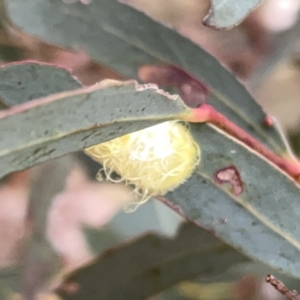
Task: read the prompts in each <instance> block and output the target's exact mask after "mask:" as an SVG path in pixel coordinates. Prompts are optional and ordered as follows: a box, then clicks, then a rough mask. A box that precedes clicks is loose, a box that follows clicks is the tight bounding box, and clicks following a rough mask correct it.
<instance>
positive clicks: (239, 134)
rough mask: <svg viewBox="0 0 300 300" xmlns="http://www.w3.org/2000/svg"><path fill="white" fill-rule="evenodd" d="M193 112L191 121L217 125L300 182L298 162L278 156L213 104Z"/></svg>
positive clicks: (203, 105)
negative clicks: (217, 109)
mask: <svg viewBox="0 0 300 300" xmlns="http://www.w3.org/2000/svg"><path fill="white" fill-rule="evenodd" d="M193 113H194V114H193V116H192V117H191V118H189V120H188V121H189V122H197V123H198V122H209V123H211V124H213V125H215V126H216V127H218V128H220V129H222V130H223V131H225V132H226V133H228V134H230V135H231V136H233V137H235V138H236V139H238V140H239V141H241V142H243V143H244V144H246V145H247V146H248V147H250V148H252V149H253V150H255V151H256V152H258V153H259V154H261V155H262V156H264V157H265V158H266V159H268V160H269V161H271V162H272V163H274V164H275V165H276V166H278V167H279V168H280V169H281V170H283V171H284V172H285V173H286V174H288V175H289V176H290V177H292V178H293V179H294V180H295V181H296V182H297V183H300V168H299V166H300V165H299V164H298V163H295V162H290V161H287V160H286V159H284V158H282V157H280V156H277V155H276V154H275V153H273V152H272V151H271V150H270V149H268V148H267V147H266V146H264V145H263V144H261V143H260V142H258V141H257V140H256V139H255V138H253V137H252V136H251V135H250V134H248V133H247V132H246V131H244V130H243V129H241V128H240V127H239V126H237V125H236V124H234V123H233V122H231V121H230V120H229V119H227V118H226V117H225V116H224V115H222V114H221V113H219V112H218V111H216V110H215V109H214V108H213V107H212V106H211V105H209V104H202V105H201V106H200V107H198V108H196V109H193Z"/></svg>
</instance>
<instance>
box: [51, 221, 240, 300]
mask: <svg viewBox="0 0 300 300" xmlns="http://www.w3.org/2000/svg"><path fill="white" fill-rule="evenodd" d="M243 260H245V257H243V256H242V255H241V254H239V253H238V252H237V251H236V250H234V249H232V248H228V247H227V246H226V245H225V244H223V243H222V242H220V241H218V240H217V239H215V238H214V237H213V236H211V235H209V234H208V233H206V232H205V231H202V230H199V228H197V227H196V226H194V225H193V224H191V223H187V224H185V225H184V226H183V227H182V228H181V230H180V231H179V233H178V235H177V237H176V238H174V239H173V240H172V239H167V238H163V237H161V236H158V235H155V234H147V235H145V236H143V237H140V238H138V239H136V240H134V241H132V242H130V243H128V244H125V245H122V246H120V247H118V248H115V249H110V250H108V251H106V252H105V253H104V254H103V255H102V256H100V257H99V258H98V259H97V260H95V261H94V262H92V263H91V264H89V265H88V266H86V267H83V268H81V269H80V270H78V271H75V272H74V273H72V274H71V275H70V276H68V277H67V278H66V279H65V280H64V282H63V283H62V284H61V285H60V287H59V288H58V289H57V292H58V294H59V295H60V296H62V297H63V299H69V300H71V299H72V300H73V299H74V300H75V299H78V300H83V299H86V298H88V299H89V300H93V299H107V300H109V299H113V300H118V299H120V300H121V299H131V300H134V299H137V300H140V299H145V298H146V297H148V296H151V295H153V294H156V293H158V292H160V291H162V290H164V289H165V288H167V287H169V286H172V285H174V284H176V283H178V282H180V281H182V280H185V279H188V278H193V277H195V276H197V275H202V274H203V275H208V274H210V275H213V274H215V273H220V272H222V271H224V270H226V269H227V268H228V267H230V266H231V265H232V264H233V263H236V262H238V261H243ZM108 270H109V271H108Z"/></svg>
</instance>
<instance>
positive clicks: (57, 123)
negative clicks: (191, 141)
mask: <svg viewBox="0 0 300 300" xmlns="http://www.w3.org/2000/svg"><path fill="white" fill-rule="evenodd" d="M23 67H24V68H25V69H26V70H27V69H28V67H27V65H26V64H25V65H23V64H20V65H19V66H18V68H17V69H16V72H17V71H18V70H19V72H22V71H21V70H22V68H23ZM44 67H45V66H41V68H44ZM36 69H38V67H36V68H35V70H36ZM54 72H59V69H54ZM62 72H63V75H62V76H66V74H65V71H64V70H62ZM62 76H57V78H58V80H61V78H62ZM52 84H53V82H52ZM69 84H70V86H71V82H70V81H69ZM61 87H62V86H61ZM27 92H28V93H30V95H31V91H30V90H27ZM48 92H49V89H48ZM12 93H13V92H12ZM6 95H8V94H6ZM23 97H24V99H25V100H26V101H28V99H30V97H28V95H26V94H25V93H24V94H23ZM7 99H8V100H9V99H10V98H9V97H8V98H7ZM8 100H5V101H8ZM9 102H10V103H15V102H14V101H13V100H11V99H10V100H9ZM16 102H22V100H20V99H19V100H17V101H16ZM187 110H188V108H187V107H186V106H185V105H184V103H183V102H182V101H181V100H180V99H179V100H174V99H173V98H172V100H171V99H170V97H169V96H168V95H166V94H165V93H160V92H157V90H156V89H153V88H150V89H148V88H144V87H141V86H137V85H136V83H134V82H125V83H122V82H116V81H111V80H109V81H103V82H102V83H101V84H97V85H95V86H92V87H88V88H82V89H80V90H76V91H70V92H63V93H59V94H56V95H52V96H49V97H47V98H43V99H39V100H36V101H32V102H28V103H24V104H23V105H20V106H15V107H12V108H10V109H8V110H6V111H3V112H1V114H0V128H1V129H0V131H1V132H0V135H1V137H2V138H1V140H0V148H1V151H0V166H1V168H0V169H1V171H0V177H2V176H4V175H6V174H8V173H11V172H14V171H17V170H22V169H25V168H29V167H31V166H34V165H36V164H38V163H40V162H43V161H46V160H49V159H52V158H57V157H60V156H62V155H65V154H68V153H70V152H75V151H77V150H81V149H84V148H86V147H89V146H91V145H94V144H97V143H100V142H104V141H107V140H110V139H113V138H115V137H118V136H121V135H124V134H126V133H129V132H133V131H137V130H140V129H143V128H145V127H149V126H151V125H154V124H157V123H160V122H163V121H166V120H170V119H176V118H180V117H179V116H180V115H181V114H185V113H186V111H187ZM104 126H105V130H103V129H104ZM99 128H101V130H100V131H99ZM12 137H13V138H12Z"/></svg>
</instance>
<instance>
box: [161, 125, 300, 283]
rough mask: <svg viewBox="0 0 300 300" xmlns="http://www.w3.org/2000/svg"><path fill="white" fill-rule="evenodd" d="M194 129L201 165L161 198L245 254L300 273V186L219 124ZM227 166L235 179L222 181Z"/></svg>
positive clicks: (299, 276)
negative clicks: (217, 125)
mask: <svg viewBox="0 0 300 300" xmlns="http://www.w3.org/2000/svg"><path fill="white" fill-rule="evenodd" d="M191 132H192V134H193V136H194V138H195V139H196V141H197V142H198V143H199V145H200V146H201V150H202V154H201V164H200V166H198V167H197V169H196V171H195V172H194V174H193V175H192V177H191V178H190V179H188V180H187V182H185V184H183V185H181V186H180V187H178V188H177V189H176V190H175V191H173V192H170V193H168V194H167V195H166V196H165V198H161V199H162V200H164V199H165V202H166V203H167V204H169V205H170V206H171V207H172V208H173V209H174V210H177V211H178V212H179V213H180V214H181V215H183V216H185V217H186V218H187V219H189V220H192V221H193V222H195V223H196V224H198V225H199V226H201V227H203V228H205V229H206V230H208V231H210V232H211V233H213V234H214V235H215V236H217V237H219V238H220V239H221V240H223V241H226V243H228V244H230V245H232V246H233V247H234V248H236V249H238V250H239V251H241V252H242V253H244V254H245V255H247V256H249V257H251V258H253V259H254V260H258V261H260V262H262V263H264V264H267V265H269V266H271V267H273V268H275V269H277V270H279V271H283V272H285V273H287V274H289V275H291V276H294V277H298V278H300V271H299V270H300V228H299V226H298V224H299V222H300V210H299V199H300V198H299V196H300V190H299V186H297V185H296V184H295V183H294V182H293V181H292V180H290V179H289V178H287V177H286V176H285V175H284V174H283V173H282V172H280V171H279V170H278V169H277V168H276V167H275V166H274V165H272V164H270V163H269V162H268V161H266V160H264V159H263V158H262V157H260V156H258V155H257V154H256V153H254V152H253V151H251V150H250V149H249V148H247V147H246V146H244V145H243V144H241V143H238V142H237V141H235V140H234V139H232V138H231V137H229V136H227V135H226V134H224V133H222V132H221V131H220V130H219V129H216V128H215V127H214V126H210V125H205V124H203V125H200V124H191ZM226 168H227V170H229V171H232V170H233V171H235V172H236V174H234V175H236V176H235V178H233V179H232V183H231V184H224V183H220V181H218V180H217V178H218V174H220V173H219V172H223V171H225V170H226ZM229 174H230V173H229ZM235 184H237V185H239V186H238V187H236V188H239V187H240V188H241V190H238V189H237V190H235V191H234V188H235V186H234V185H235Z"/></svg>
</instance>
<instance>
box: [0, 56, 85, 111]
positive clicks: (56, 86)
mask: <svg viewBox="0 0 300 300" xmlns="http://www.w3.org/2000/svg"><path fill="white" fill-rule="evenodd" d="M80 87H82V85H81V83H80V82H79V81H78V80H77V79H76V78H75V77H74V76H72V74H71V73H70V72H69V71H67V70H65V69H63V68H59V67H56V66H52V65H49V64H43V63H36V62H26V63H24V62H22V63H12V64H7V65H3V66H2V67H1V68H0V98H1V100H2V101H3V102H4V103H5V104H6V105H7V106H9V107H10V106H14V105H18V104H22V103H25V102H27V101H30V100H34V99H39V98H42V97H45V96H48V95H51V94H55V93H59V92H63V91H68V90H75V89H78V88H80Z"/></svg>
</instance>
